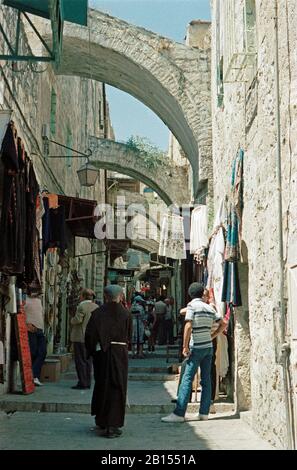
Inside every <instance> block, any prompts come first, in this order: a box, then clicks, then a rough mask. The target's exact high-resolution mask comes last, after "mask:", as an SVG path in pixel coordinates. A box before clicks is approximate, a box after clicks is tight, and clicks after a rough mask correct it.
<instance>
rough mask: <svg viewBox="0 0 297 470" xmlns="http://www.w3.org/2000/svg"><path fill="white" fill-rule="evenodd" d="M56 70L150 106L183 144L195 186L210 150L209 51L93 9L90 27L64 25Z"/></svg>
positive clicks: (90, 14) (90, 12) (90, 15)
mask: <svg viewBox="0 0 297 470" xmlns="http://www.w3.org/2000/svg"><path fill="white" fill-rule="evenodd" d="M57 73H60V74H63V75H79V76H83V77H87V78H91V79H94V80H98V81H100V82H105V83H108V84H110V85H112V86H114V87H117V88H119V89H121V90H123V91H125V92H127V93H129V94H131V95H132V96H134V97H135V98H137V99H139V100H140V101H141V102H143V103H144V104H145V105H147V106H148V107H149V108H150V109H152V110H153V111H154V112H155V113H156V114H157V115H158V116H159V117H160V118H161V119H162V121H163V122H164V123H165V124H166V125H167V126H168V128H169V129H170V130H171V131H172V133H173V134H174V135H175V137H176V138H177V140H178V141H179V143H180V145H181V146H182V148H183V150H184V152H185V154H186V156H187V158H188V159H189V161H190V162H191V165H192V168H193V177H194V190H195V189H196V188H197V186H198V168H199V164H198V157H200V158H204V157H206V158H207V157H208V156H209V154H210V153H211V117H210V116H211V113H210V106H211V105H210V86H209V84H210V79H209V74H210V67H209V57H208V55H207V52H206V51H205V50H199V49H197V48H190V47H188V46H185V45H183V44H178V43H175V42H174V41H171V40H169V39H166V38H163V37H160V36H158V35H157V34H155V33H152V32H150V31H147V30H145V29H143V28H139V27H136V26H132V25H130V24H128V23H126V22H124V21H122V20H119V19H117V18H113V17H111V16H109V15H107V14H104V13H101V12H98V11H96V10H90V11H89V28H86V27H81V26H77V25H73V24H67V25H66V26H65V28H64V36H63V53H62V59H61V64H60V67H59V69H58V70H57ZM198 148H199V152H198Z"/></svg>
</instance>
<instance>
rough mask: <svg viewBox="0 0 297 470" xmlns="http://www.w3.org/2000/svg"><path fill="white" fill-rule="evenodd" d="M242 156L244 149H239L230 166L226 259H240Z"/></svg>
mask: <svg viewBox="0 0 297 470" xmlns="http://www.w3.org/2000/svg"><path fill="white" fill-rule="evenodd" d="M243 156H244V151H243V150H242V149H240V150H239V151H238V152H237V155H236V158H235V159H234V162H233V166H232V176H231V200H230V204H229V208H228V215H227V246H226V254H225V260H226V261H239V260H240V239H241V232H242V210H243Z"/></svg>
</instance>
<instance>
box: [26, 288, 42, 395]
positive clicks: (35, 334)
mask: <svg viewBox="0 0 297 470" xmlns="http://www.w3.org/2000/svg"><path fill="white" fill-rule="evenodd" d="M25 315H26V324H27V330H28V339H29V346H30V352H31V360H32V369H33V377H34V384H35V385H37V386H41V385H43V384H42V383H41V382H40V374H41V368H42V366H43V363H44V360H45V358H46V339H45V336H44V318H43V308H42V302H41V294H40V292H38V291H35V292H34V291H33V290H30V289H28V293H27V297H26V303H25Z"/></svg>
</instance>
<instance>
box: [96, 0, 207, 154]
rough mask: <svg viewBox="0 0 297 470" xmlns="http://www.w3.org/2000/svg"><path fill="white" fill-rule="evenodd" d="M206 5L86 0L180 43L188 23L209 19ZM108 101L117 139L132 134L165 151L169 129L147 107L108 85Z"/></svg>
mask: <svg viewBox="0 0 297 470" xmlns="http://www.w3.org/2000/svg"><path fill="white" fill-rule="evenodd" d="M209 3H210V2H209V0H89V6H90V7H92V8H96V9H98V10H101V11H104V12H106V13H108V14H109V15H112V16H116V17H117V18H121V19H123V20H125V21H128V22H129V23H132V24H134V25H137V26H142V27H143V28H146V29H149V30H150V31H153V32H155V33H158V34H160V35H162V36H166V37H168V38H170V39H173V40H175V41H177V42H181V43H182V42H184V37H185V33H186V28H187V25H188V23H189V22H190V21H192V20H197V19H202V20H210V7H209ZM107 99H108V101H109V104H110V112H111V121H112V125H113V127H114V131H115V137H116V140H120V141H127V139H128V138H129V137H130V136H131V135H139V136H142V137H146V138H148V139H149V140H150V141H151V142H152V143H153V144H155V145H157V146H158V147H160V148H161V149H162V150H165V151H166V150H167V149H168V141H169V131H168V128H167V127H166V126H165V124H163V122H162V121H161V120H160V119H159V118H158V117H157V116H156V115H155V114H154V113H153V112H152V111H151V110H150V109H149V108H147V107H146V106H145V105H143V104H142V103H141V102H139V101H138V100H136V99H135V98H133V97H132V96H130V95H128V94H127V93H125V92H122V91H120V90H118V89H116V88H113V87H111V86H107ZM127 116H129V119H127Z"/></svg>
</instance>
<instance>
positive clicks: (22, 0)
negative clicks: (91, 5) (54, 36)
mask: <svg viewBox="0 0 297 470" xmlns="http://www.w3.org/2000/svg"><path fill="white" fill-rule="evenodd" d="M50 1H51V0H42V1H41V0H4V1H3V5H7V6H8V7H12V8H16V9H17V10H20V11H23V12H26V13H31V14H32V15H36V16H41V17H42V18H48V19H49V18H50ZM60 4H61V8H62V12H63V20H65V21H70V22H71V23H76V24H80V25H83V26H87V18H88V0H60Z"/></svg>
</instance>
